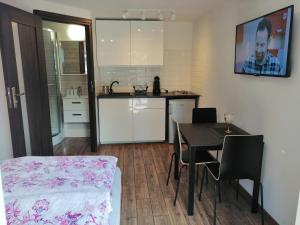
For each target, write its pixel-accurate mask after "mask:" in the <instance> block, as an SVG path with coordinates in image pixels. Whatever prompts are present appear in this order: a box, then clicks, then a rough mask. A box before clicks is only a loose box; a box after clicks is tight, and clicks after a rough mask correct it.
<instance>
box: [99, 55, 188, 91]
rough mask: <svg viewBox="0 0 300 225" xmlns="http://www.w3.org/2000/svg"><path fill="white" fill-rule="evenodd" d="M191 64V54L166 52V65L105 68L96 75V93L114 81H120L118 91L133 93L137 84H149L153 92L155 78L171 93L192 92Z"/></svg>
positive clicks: (116, 88) (101, 68)
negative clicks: (174, 91) (177, 91)
mask: <svg viewBox="0 0 300 225" xmlns="http://www.w3.org/2000/svg"><path fill="white" fill-rule="evenodd" d="M190 63H191V52H190V51H184V50H165V51H164V65H163V66H162V67H160V66H157V67H155V66H150V67H141V66H139V67H129V66H128V67H126V66H124V67H121V66H103V67H100V68H99V71H98V74H96V77H95V78H96V93H99V92H101V91H102V85H110V83H111V82H112V81H114V80H117V81H119V83H120V84H119V85H115V87H114V89H115V90H117V91H132V86H133V85H135V84H140V85H143V84H147V85H148V86H149V89H148V91H150V92H151V91H152V85H153V80H154V77H155V76H159V77H160V87H161V88H166V89H168V90H169V91H173V90H190V89H191V88H190V87H191V83H190V72H191V71H190Z"/></svg>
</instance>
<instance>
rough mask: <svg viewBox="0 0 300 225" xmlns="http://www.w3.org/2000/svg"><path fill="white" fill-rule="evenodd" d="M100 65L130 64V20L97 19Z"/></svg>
mask: <svg viewBox="0 0 300 225" xmlns="http://www.w3.org/2000/svg"><path fill="white" fill-rule="evenodd" d="M96 32H97V58H98V65H99V66H101V65H107V66H109V65H118V66H121V65H123V66H124V65H130V21H117V20H116V21H111V20H96Z"/></svg>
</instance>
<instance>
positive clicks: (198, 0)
mask: <svg viewBox="0 0 300 225" xmlns="http://www.w3.org/2000/svg"><path fill="white" fill-rule="evenodd" d="M47 1H50V2H56V3H60V4H64V5H71V6H73V7H78V8H83V9H87V10H90V11H91V14H92V15H93V16H94V17H99V18H121V17H122V11H123V10H126V9H161V10H173V9H174V10H175V11H176V16H177V21H192V20H195V19H197V18H199V16H201V14H202V13H204V12H206V11H207V10H209V9H211V8H213V7H215V6H217V5H218V4H223V3H225V2H226V0H85V1H82V0H72V1H71V0H47ZM227 1H228V0H227Z"/></svg>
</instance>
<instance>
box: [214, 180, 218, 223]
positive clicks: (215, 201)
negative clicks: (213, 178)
mask: <svg viewBox="0 0 300 225" xmlns="http://www.w3.org/2000/svg"><path fill="white" fill-rule="evenodd" d="M218 182H219V181H217V182H215V185H214V192H215V193H214V225H216V224H217V183H218Z"/></svg>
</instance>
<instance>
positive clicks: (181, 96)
mask: <svg viewBox="0 0 300 225" xmlns="http://www.w3.org/2000/svg"><path fill="white" fill-rule="evenodd" d="M199 96H200V95H198V94H195V93H193V92H187V93H181V92H168V93H161V94H159V95H153V94H152V93H151V92H147V94H134V93H126V92H124V93H122V92H118V93H115V94H112V95H106V94H102V93H100V94H98V96H97V98H98V99H99V98H167V99H184V98H199Z"/></svg>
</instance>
